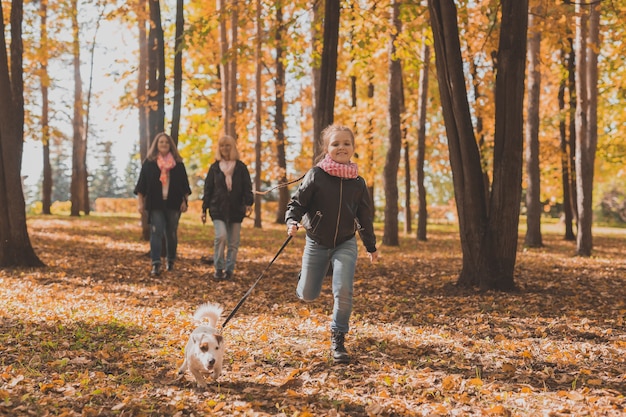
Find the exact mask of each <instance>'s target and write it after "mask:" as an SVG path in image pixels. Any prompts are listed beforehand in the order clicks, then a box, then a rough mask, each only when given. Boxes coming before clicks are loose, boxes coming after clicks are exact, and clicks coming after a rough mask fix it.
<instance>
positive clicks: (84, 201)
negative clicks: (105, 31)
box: [70, 0, 89, 216]
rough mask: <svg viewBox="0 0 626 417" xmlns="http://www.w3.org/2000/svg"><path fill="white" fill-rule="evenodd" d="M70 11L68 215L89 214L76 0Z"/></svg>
mask: <svg viewBox="0 0 626 417" xmlns="http://www.w3.org/2000/svg"><path fill="white" fill-rule="evenodd" d="M71 7H72V10H71V13H72V56H73V62H74V116H73V118H72V127H73V140H72V183H71V187H70V188H71V197H70V199H71V202H72V207H71V209H70V215H72V216H79V215H80V212H81V211H83V212H85V214H89V208H88V207H89V201H88V195H87V194H86V183H87V135H86V134H85V123H84V119H83V117H84V116H85V108H84V102H83V80H82V77H81V73H80V64H81V62H80V41H79V35H80V28H79V26H78V1H77V0H72V2H71Z"/></svg>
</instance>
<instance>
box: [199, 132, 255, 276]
mask: <svg viewBox="0 0 626 417" xmlns="http://www.w3.org/2000/svg"><path fill="white" fill-rule="evenodd" d="M252 204H254V195H253V194H252V181H251V180H250V173H249V172H248V167H247V166H246V164H244V163H243V162H241V161H240V160H239V152H238V151H237V142H235V139H234V138H233V137H231V136H222V137H221V138H220V139H219V141H218V152H217V157H216V161H215V162H214V163H213V164H212V165H211V166H210V167H209V172H208V173H207V175H206V179H205V180H204V197H203V199H202V223H205V222H206V211H207V210H209V215H210V216H211V220H213V226H214V229H215V247H214V254H213V261H214V262H213V264H214V266H215V273H214V277H215V279H217V280H222V279H225V280H230V279H231V278H232V277H233V273H234V271H235V263H236V262H237V252H238V250H239V242H240V234H241V222H242V221H243V218H244V217H245V216H246V215H247V214H248V213H249V212H250V209H251V208H252ZM227 247H228V250H227V251H226V248H227ZM225 251H226V258H225V259H224V252H225Z"/></svg>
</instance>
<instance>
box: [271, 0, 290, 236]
mask: <svg viewBox="0 0 626 417" xmlns="http://www.w3.org/2000/svg"><path fill="white" fill-rule="evenodd" d="M284 31H285V28H284V22H283V8H282V6H281V5H280V3H279V4H277V5H276V35H275V38H274V40H275V41H276V83H275V84H276V99H275V105H274V108H275V115H274V131H275V132H276V159H277V161H276V162H277V164H278V168H279V170H280V177H279V180H278V181H279V183H281V184H284V183H286V182H287V160H286V155H285V114H284V107H285V106H284V104H285V88H286V86H285V65H284V64H283V59H284V57H283V55H284V51H283V33H284ZM288 203H289V190H288V189H287V188H286V187H280V188H279V190H278V207H277V209H276V220H275V222H276V223H278V224H283V223H285V212H286V211H287V204H288Z"/></svg>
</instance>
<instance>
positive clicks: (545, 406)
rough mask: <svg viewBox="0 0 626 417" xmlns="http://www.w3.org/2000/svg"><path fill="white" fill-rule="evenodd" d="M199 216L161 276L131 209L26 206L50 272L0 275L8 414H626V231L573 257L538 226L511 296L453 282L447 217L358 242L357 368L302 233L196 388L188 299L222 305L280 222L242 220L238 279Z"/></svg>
mask: <svg viewBox="0 0 626 417" xmlns="http://www.w3.org/2000/svg"><path fill="white" fill-rule="evenodd" d="M195 217H196V216H195V215H191V214H189V215H187V214H186V215H184V216H183V219H182V221H181V228H180V231H179V236H180V243H179V256H180V260H179V261H178V263H177V264H176V270H175V271H174V272H169V273H163V274H162V275H161V276H160V277H151V276H150V275H149V273H148V272H149V259H148V257H147V252H148V245H147V243H146V242H144V241H142V240H141V239H140V228H139V221H138V218H137V217H133V216H127V217H123V216H111V217H104V216H89V217H82V218H70V217H65V216H52V217H43V216H35V217H32V218H30V219H29V232H30V236H31V240H32V242H33V246H34V247H35V250H36V252H37V253H38V254H39V256H40V257H41V259H42V260H43V261H44V262H45V263H46V264H47V268H41V269H13V270H0V306H2V307H1V309H0V414H2V415H33V416H46V415H63V416H81V415H82V416H165V415H172V416H191V415H193V416H200V415H216V416H233V415H253V416H257V415H258V416H265V415H284V416H553V417H556V416H619V415H624V414H625V413H626V411H625V408H626V398H625V395H626V324H625V319H626V251H625V249H626V230H623V229H622V230H617V229H604V230H598V231H596V233H595V236H594V256H593V257H592V258H580V257H576V256H574V252H575V247H574V243H572V242H565V241H563V240H562V238H561V232H560V230H559V227H558V226H552V227H551V228H550V227H546V228H544V243H545V244H546V247H544V248H542V249H533V250H524V249H523V248H522V247H521V245H520V253H519V255H518V262H517V268H516V283H517V285H518V287H519V291H517V292H514V293H497V292H486V293H479V292H477V291H472V290H467V289H462V288H458V287H456V286H455V285H454V283H455V280H456V277H457V274H458V271H459V270H460V266H461V255H460V249H459V243H458V233H457V232H456V231H455V230H454V229H453V228H451V227H448V226H446V227H442V226H434V225H433V226H429V227H430V229H429V241H428V242H425V243H424V242H421V243H416V241H415V240H414V239H413V238H410V237H407V238H402V239H401V245H400V247H384V246H383V247H381V248H380V253H381V258H380V262H379V263H377V264H374V265H371V264H369V262H368V261H367V258H366V256H365V252H364V250H363V249H361V250H360V254H359V255H360V260H359V263H358V266H357V278H356V283H355V305H354V313H353V318H352V322H351V325H352V328H351V331H350V333H349V335H348V337H347V344H346V345H347V348H348V350H349V351H350V353H351V354H352V356H353V359H354V360H353V361H352V363H351V364H349V365H334V364H333V363H332V361H331V360H330V355H329V349H330V341H329V338H330V333H329V328H328V324H329V317H330V312H331V309H332V299H331V296H330V287H329V285H328V283H326V285H325V286H324V290H323V293H322V296H321V297H320V298H319V299H318V300H317V301H315V302H313V303H304V302H301V301H299V300H298V299H297V298H296V297H295V294H294V290H295V284H296V277H297V274H298V264H299V260H300V256H301V249H302V245H303V237H302V236H303V235H299V236H298V237H297V238H295V239H294V240H293V241H292V242H291V243H290V244H289V245H288V246H287V248H286V249H285V251H284V252H283V253H282V254H281V255H280V257H279V258H278V259H277V260H276V262H275V263H274V265H273V266H272V267H271V268H270V270H269V271H268V272H267V274H266V275H265V276H264V278H263V279H262V280H261V281H260V282H259V284H258V286H257V287H256V288H255V289H254V291H253V292H252V294H251V295H250V297H249V298H248V299H247V301H246V302H245V303H244V304H243V306H242V307H241V309H240V310H239V311H238V313H237V314H236V315H235V316H234V317H233V319H232V320H231V321H230V322H229V323H228V325H227V326H226V327H225V328H224V330H223V335H224V338H225V339H226V341H227V343H228V346H227V351H226V360H225V366H224V372H223V374H222V377H221V378H220V379H219V380H218V381H217V383H212V384H210V385H209V387H208V388H207V389H206V390H198V389H197V388H195V385H194V383H193V381H192V377H191V376H190V375H185V377H184V378H182V379H179V378H178V377H177V375H176V370H177V367H178V366H179V365H180V364H181V363H182V358H183V350H184V346H185V343H186V341H187V337H188V335H189V333H190V332H191V331H192V330H193V326H192V323H191V315H192V314H193V311H194V309H195V308H196V306H197V305H198V304H200V303H203V302H206V301H211V302H219V303H221V304H222V305H223V306H224V309H225V315H226V314H228V313H229V312H230V311H231V310H232V308H233V307H234V306H235V304H236V303H237V302H238V301H239V300H240V298H241V297H242V296H243V295H244V294H245V292H246V291H247V290H248V288H250V286H251V285H252V283H253V282H254V281H255V280H256V279H257V277H258V276H259V274H260V273H261V272H262V271H263V270H264V269H265V267H266V266H267V265H268V263H269V261H270V260H271V259H272V257H273V256H274V255H275V253H276V251H277V250H278V248H279V247H280V245H281V244H282V243H283V242H284V240H285V238H286V234H285V230H284V227H282V226H276V225H272V224H268V222H267V221H266V224H265V225H264V228H263V229H262V230H261V229H254V228H253V227H252V221H250V220H245V221H244V228H243V233H242V244H241V248H240V252H239V262H238V269H237V271H236V275H235V279H234V281H232V282H219V283H218V282H215V281H213V280H212V279H211V271H212V270H211V266H209V265H207V264H205V263H204V262H203V261H202V258H203V257H205V256H207V255H208V254H209V253H211V252H212V250H211V246H212V237H213V235H212V227H211V226H208V225H207V226H202V225H201V224H200V223H199V222H198V221H196V220H195ZM520 235H522V234H520ZM380 236H382V233H380V231H379V238H380ZM521 237H523V236H521ZM223 319H224V317H223V318H222V320H223ZM220 324H221V323H220Z"/></svg>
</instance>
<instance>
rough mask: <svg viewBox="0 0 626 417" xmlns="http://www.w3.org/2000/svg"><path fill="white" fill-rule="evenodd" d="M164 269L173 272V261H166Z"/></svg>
mask: <svg viewBox="0 0 626 417" xmlns="http://www.w3.org/2000/svg"><path fill="white" fill-rule="evenodd" d="M165 269H166V270H167V271H168V272H171V271H173V270H174V261H167V264H166V267H165Z"/></svg>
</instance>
